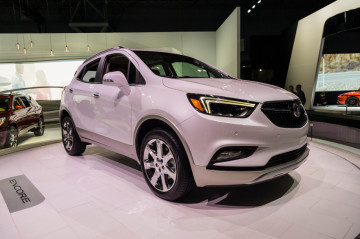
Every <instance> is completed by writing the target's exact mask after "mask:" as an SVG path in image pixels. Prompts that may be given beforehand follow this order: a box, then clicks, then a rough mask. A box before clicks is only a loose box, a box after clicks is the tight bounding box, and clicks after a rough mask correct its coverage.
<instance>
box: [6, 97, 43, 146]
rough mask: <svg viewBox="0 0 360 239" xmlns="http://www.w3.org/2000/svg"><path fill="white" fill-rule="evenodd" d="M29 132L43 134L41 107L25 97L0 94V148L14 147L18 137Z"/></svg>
mask: <svg viewBox="0 0 360 239" xmlns="http://www.w3.org/2000/svg"><path fill="white" fill-rule="evenodd" d="M29 131H32V132H34V134H35V135H36V136H41V135H43V134H44V116H43V113H42V107H41V106H40V105H39V104H38V103H37V102H36V101H35V100H34V99H32V98H31V97H29V96H26V95H20V94H10V95H9V94H0V146H4V145H5V147H16V146H17V145H18V137H20V136H21V135H23V134H25V133H27V132H29Z"/></svg>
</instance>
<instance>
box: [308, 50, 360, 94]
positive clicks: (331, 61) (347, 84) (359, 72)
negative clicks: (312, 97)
mask: <svg viewBox="0 0 360 239" xmlns="http://www.w3.org/2000/svg"><path fill="white" fill-rule="evenodd" d="M359 88H360V53H350V54H323V55H322V57H321V61H320V66H319V73H318V76H317V83H316V89H315V91H316V92H324V91H354V90H358V89H359Z"/></svg>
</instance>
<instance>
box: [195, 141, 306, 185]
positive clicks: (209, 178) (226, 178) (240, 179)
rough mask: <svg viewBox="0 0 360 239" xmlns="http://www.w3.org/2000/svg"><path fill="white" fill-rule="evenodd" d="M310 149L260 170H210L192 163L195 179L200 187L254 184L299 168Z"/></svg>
mask: <svg viewBox="0 0 360 239" xmlns="http://www.w3.org/2000/svg"><path fill="white" fill-rule="evenodd" d="M309 151H310V150H309V149H308V148H306V150H305V152H304V153H303V154H302V155H301V156H300V157H299V158H297V159H295V160H293V161H291V162H288V163H285V164H281V165H278V166H274V167H271V168H267V169H264V170H259V171H221V170H208V169H206V167H202V166H196V165H191V167H192V171H193V175H194V179H195V182H196V185H197V186H198V187H204V186H232V185H244V184H254V183H259V182H263V181H267V180H270V179H273V178H277V177H279V176H282V175H285V174H287V173H289V172H291V171H292V170H294V169H296V168H298V167H299V166H300V165H301V164H302V163H304V162H305V159H306V157H307V156H308V155H309Z"/></svg>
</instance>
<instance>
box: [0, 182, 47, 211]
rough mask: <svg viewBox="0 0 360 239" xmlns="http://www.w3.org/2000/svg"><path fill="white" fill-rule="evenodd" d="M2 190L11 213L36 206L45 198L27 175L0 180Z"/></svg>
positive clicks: (0, 189) (0, 190)
mask: <svg viewBox="0 0 360 239" xmlns="http://www.w3.org/2000/svg"><path fill="white" fill-rule="evenodd" d="M0 192H1V194H2V196H3V198H4V200H5V203H6V205H7V207H8V209H9V211H10V212H11V213H12V212H16V211H20V210H23V209H26V208H29V207H33V206H36V205H38V204H40V203H41V202H43V201H44V200H45V197H44V196H43V195H42V194H41V193H40V192H39V190H38V189H37V188H36V187H35V186H34V185H33V184H32V183H31V182H30V180H29V179H28V178H27V177H26V176H25V175H19V176H14V177H11V178H5V179H2V180H0Z"/></svg>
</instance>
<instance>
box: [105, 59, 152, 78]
mask: <svg viewBox="0 0 360 239" xmlns="http://www.w3.org/2000/svg"><path fill="white" fill-rule="evenodd" d="M114 71H120V72H122V73H123V74H124V76H125V77H126V79H127V81H128V82H129V85H144V84H145V80H144V78H143V77H142V75H141V74H140V72H139V71H138V70H137V69H136V67H135V66H134V64H133V63H132V62H131V61H130V60H129V59H128V58H127V57H126V56H124V55H122V54H115V55H109V56H107V58H106V63H105V69H104V75H105V74H106V73H109V72H114Z"/></svg>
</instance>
